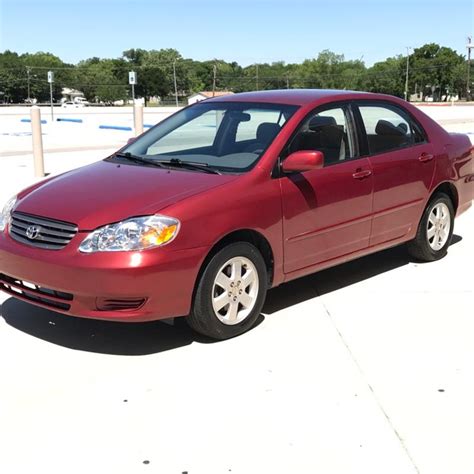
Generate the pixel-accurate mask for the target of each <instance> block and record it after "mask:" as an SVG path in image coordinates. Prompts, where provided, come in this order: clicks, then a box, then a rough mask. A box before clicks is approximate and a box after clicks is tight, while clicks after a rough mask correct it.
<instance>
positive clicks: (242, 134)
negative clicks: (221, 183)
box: [122, 102, 298, 172]
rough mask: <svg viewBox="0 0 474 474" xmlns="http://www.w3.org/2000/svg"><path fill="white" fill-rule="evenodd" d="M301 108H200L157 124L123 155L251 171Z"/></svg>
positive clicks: (227, 104)
mask: <svg viewBox="0 0 474 474" xmlns="http://www.w3.org/2000/svg"><path fill="white" fill-rule="evenodd" d="M297 108H298V107H296V106H291V105H280V104H262V103H244V102H210V103H200V104H196V105H194V106H192V107H188V108H186V109H183V110H182V111H180V112H178V113H177V114H175V115H173V116H172V117H170V118H169V119H168V120H165V121H164V122H162V123H160V124H158V125H157V126H156V127H154V128H152V129H151V130H150V131H148V132H147V133H146V134H145V135H143V136H142V137H141V138H139V139H138V140H136V141H135V142H133V143H132V144H130V145H129V146H127V147H126V148H125V149H123V150H122V153H130V154H132V155H136V156H138V157H143V158H146V159H147V160H157V161H163V162H168V163H169V162H170V161H173V162H176V161H177V160H179V161H181V162H182V163H186V162H189V163H194V164H196V165H199V164H202V165H204V166H208V167H210V168H214V169H216V170H219V171H223V172H226V171H228V172H243V171H247V170H249V169H251V168H252V167H253V166H254V165H255V164H256V163H257V161H258V159H259V158H260V157H261V156H262V154H263V153H264V151H265V150H266V149H267V148H268V146H269V145H270V144H271V142H272V141H273V139H274V138H275V137H276V136H277V134H278V133H279V132H280V130H281V128H282V126H283V125H284V124H285V123H286V122H287V121H288V119H289V118H290V117H291V116H292V115H293V114H294V112H295V111H296V109H297Z"/></svg>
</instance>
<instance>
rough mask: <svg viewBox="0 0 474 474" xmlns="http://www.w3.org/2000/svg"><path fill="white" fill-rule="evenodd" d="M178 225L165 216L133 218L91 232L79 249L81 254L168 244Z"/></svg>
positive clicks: (175, 221) (174, 220) (130, 249)
mask: <svg viewBox="0 0 474 474" xmlns="http://www.w3.org/2000/svg"><path fill="white" fill-rule="evenodd" d="M178 231H179V221H178V220H177V219H173V218H172V217H166V216H160V215H155V216H147V217H134V218H132V219H127V220H126V221H122V222H118V223H117V224H111V225H106V226H105V227H101V228H100V229H97V230H95V231H94V232H91V233H90V234H89V235H88V236H87V237H86V238H85V239H84V241H83V242H82V244H81V245H80V246H79V250H80V251H81V252H84V253H92V252H121V251H132V250H145V249H150V248H153V247H159V246H161V245H165V244H168V243H170V242H171V241H172V240H173V239H174V238H175V237H176V235H177V233H178Z"/></svg>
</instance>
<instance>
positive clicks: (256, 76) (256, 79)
mask: <svg viewBox="0 0 474 474" xmlns="http://www.w3.org/2000/svg"><path fill="white" fill-rule="evenodd" d="M255 67H256V74H255V85H256V89H257V90H258V64H256V65H255Z"/></svg>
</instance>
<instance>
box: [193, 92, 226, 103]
mask: <svg viewBox="0 0 474 474" xmlns="http://www.w3.org/2000/svg"><path fill="white" fill-rule="evenodd" d="M229 94H233V92H230V91H215V92H214V93H212V91H201V92H196V93H195V94H193V95H190V96H189V97H188V105H191V104H195V103H196V102H200V101H201V100H205V99H210V98H211V97H222V96H224V95H229Z"/></svg>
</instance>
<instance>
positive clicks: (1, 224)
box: [0, 196, 17, 232]
mask: <svg viewBox="0 0 474 474" xmlns="http://www.w3.org/2000/svg"><path fill="white" fill-rule="evenodd" d="M16 200H17V199H16V196H13V197H12V198H11V199H9V200H8V201H7V203H6V204H5V206H4V207H3V210H2V212H1V213H0V232H2V231H4V230H5V227H6V226H7V224H8V222H9V220H10V216H11V212H12V210H13V208H14V207H15V204H16Z"/></svg>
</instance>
